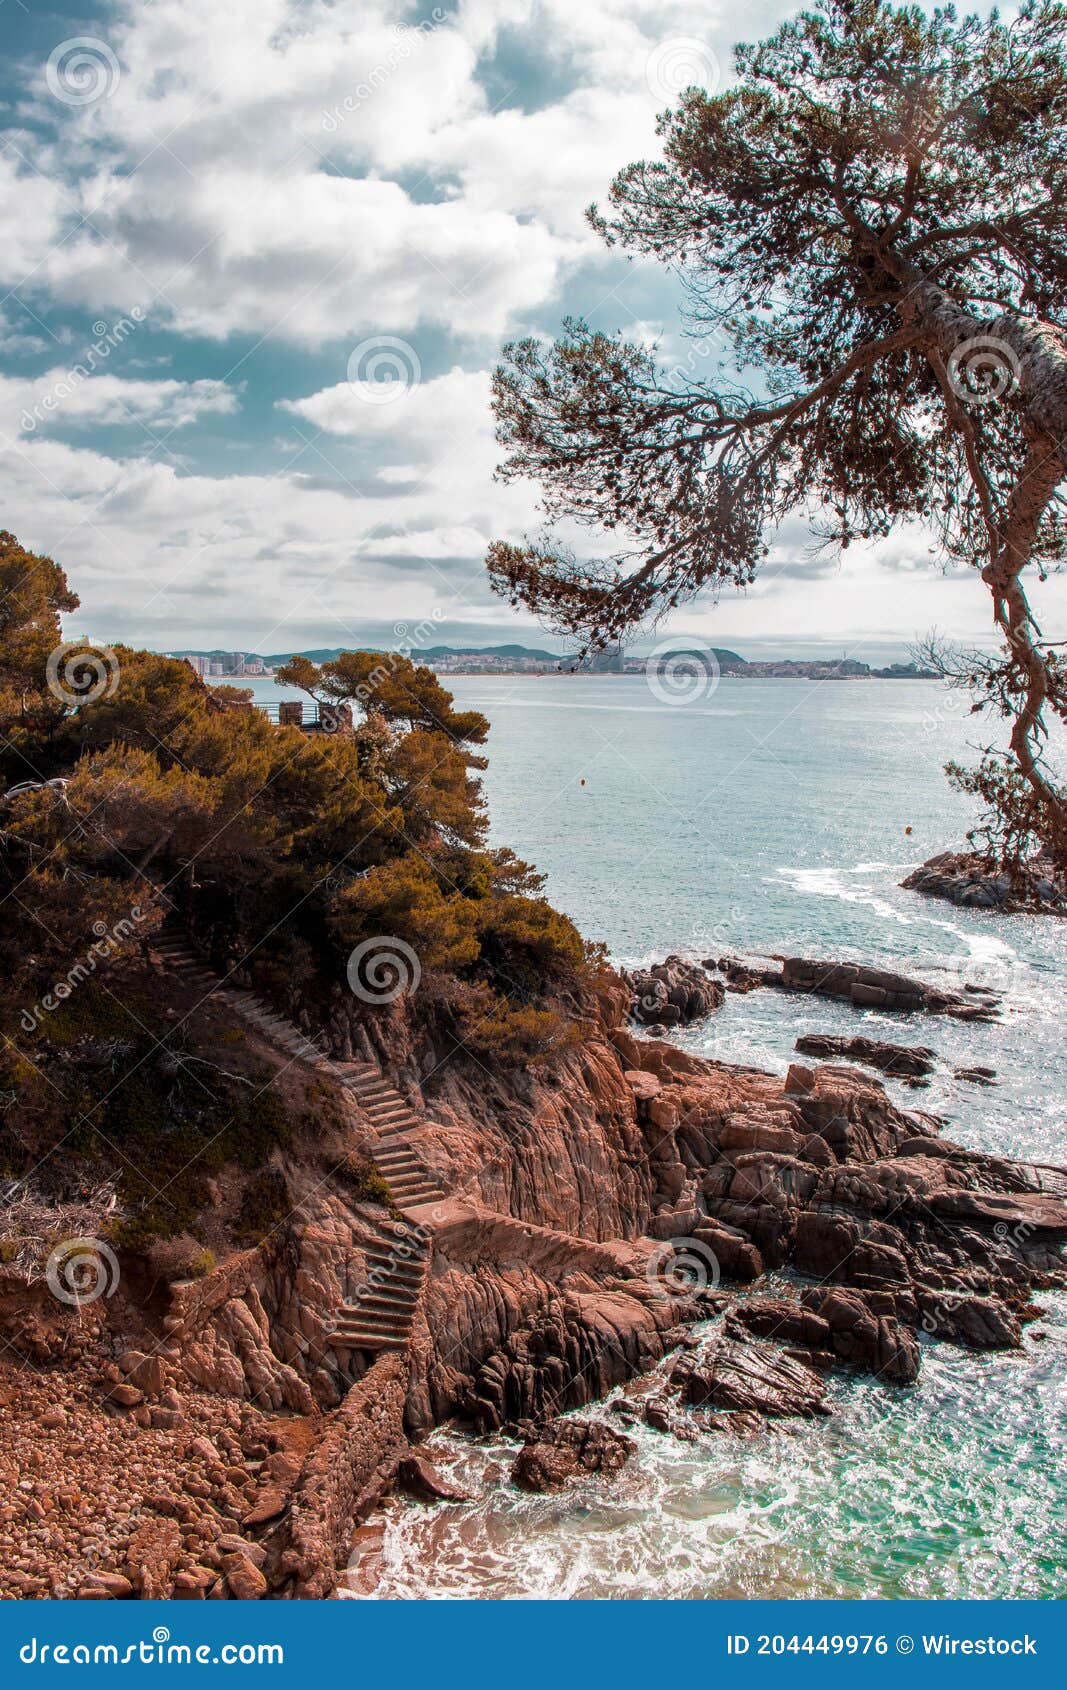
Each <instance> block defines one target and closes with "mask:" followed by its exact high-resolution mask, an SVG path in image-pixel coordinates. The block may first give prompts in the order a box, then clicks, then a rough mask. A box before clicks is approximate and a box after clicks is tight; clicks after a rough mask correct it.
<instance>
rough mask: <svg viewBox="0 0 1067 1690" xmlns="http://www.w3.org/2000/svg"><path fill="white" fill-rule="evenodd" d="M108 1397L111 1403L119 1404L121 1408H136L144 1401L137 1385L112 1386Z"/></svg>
mask: <svg viewBox="0 0 1067 1690" xmlns="http://www.w3.org/2000/svg"><path fill="white" fill-rule="evenodd" d="M107 1397H108V1401H109V1402H113V1403H117V1404H118V1406H119V1408H135V1407H136V1406H137V1405H138V1404H139V1403H142V1402H143V1401H144V1397H143V1396H142V1394H141V1392H140V1391H139V1390H138V1389H137V1386H136V1385H112V1387H111V1389H110V1390H109V1391H108V1393H107Z"/></svg>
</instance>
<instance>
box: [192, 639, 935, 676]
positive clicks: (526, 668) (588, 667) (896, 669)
mask: <svg viewBox="0 0 1067 1690" xmlns="http://www.w3.org/2000/svg"><path fill="white" fill-rule="evenodd" d="M343 649H344V648H342V647H340V646H338V647H336V648H330V649H316V650H313V651H302V652H291V651H290V652H272V653H269V654H266V655H263V656H260V655H259V654H258V653H255V652H228V651H221V650H211V651H203V650H200V651H197V650H192V649H186V648H180V649H175V650H172V651H170V652H168V653H167V654H166V655H167V656H170V657H182V658H185V659H186V660H187V661H188V662H190V663H191V664H192V665H193V667H194V668H195V669H196V670H197V673H198V674H200V675H201V676H202V677H203V679H205V680H207V681H210V682H212V683H217V682H219V681H223V682H225V681H240V680H245V679H248V680H252V679H261V680H271V679H273V678H274V674H275V671H276V670H277V669H279V668H280V667H281V666H282V664H284V663H287V662H289V660H290V659H291V658H293V657H306V658H309V659H310V660H311V662H313V663H324V662H329V661H331V660H332V659H334V658H337V657H339V656H340V655H341V652H342V650H343ZM358 649H360V650H363V651H374V652H379V651H380V652H381V654H382V656H383V657H387V656H388V655H389V652H388V648H386V647H382V646H375V645H366V646H361V647H359V648H358ZM410 655H411V656H412V657H413V658H414V659H415V661H417V662H422V663H425V665H426V666H427V668H430V669H433V670H434V671H435V673H436V674H438V675H441V676H448V677H454V678H456V679H464V680H477V679H478V678H479V677H481V676H485V675H501V676H503V675H533V676H552V675H568V676H577V677H579V678H580V677H582V676H586V675H592V676H604V675H620V676H626V675H630V676H633V675H642V676H643V675H646V674H648V673H649V665H650V664H654V665H657V666H658V667H660V668H662V667H663V666H665V665H669V666H670V668H671V669H672V670H678V669H679V668H680V669H682V670H687V669H689V670H693V671H696V670H700V669H703V670H704V671H711V670H713V671H714V672H715V673H717V674H719V675H721V676H723V677H736V678H738V679H743V680H811V681H898V680H900V681H936V680H939V679H940V677H939V676H938V675H937V674H935V673H934V672H933V671H932V670H927V669H921V668H919V667H918V665H916V664H914V663H891V664H888V665H886V666H884V667H880V668H879V667H873V666H872V665H870V664H868V663H861V662H859V660H858V659H856V658H852V657H841V658H838V659H832V658H771V659H767V660H764V661H760V660H752V661H750V660H749V659H747V658H744V657H742V656H741V655H740V654H739V653H738V652H736V651H729V650H726V649H723V648H721V647H715V646H699V645H695V646H692V647H688V648H687V647H685V646H684V645H682V644H681V643H679V645H678V646H677V647H673V646H672V648H671V649H670V650H669V651H665V652H664V651H662V650H661V649H660V648H657V650H656V651H655V652H651V653H648V654H647V655H644V656H642V655H641V654H640V653H636V654H634V655H632V656H626V655H625V654H623V653H622V652H621V651H620V650H618V649H617V648H616V649H615V650H613V651H610V652H602V653H596V654H593V655H592V656H590V657H587V658H584V659H581V660H580V659H579V658H578V657H576V656H573V655H570V654H566V653H562V654H560V653H555V652H550V651H542V650H538V649H536V648H531V647H528V646H519V645H506V646H481V647H478V646H467V647H464V646H428V647H426V648H425V649H424V650H422V651H418V650H413V651H412V652H411V653H410ZM238 660H239V661H238Z"/></svg>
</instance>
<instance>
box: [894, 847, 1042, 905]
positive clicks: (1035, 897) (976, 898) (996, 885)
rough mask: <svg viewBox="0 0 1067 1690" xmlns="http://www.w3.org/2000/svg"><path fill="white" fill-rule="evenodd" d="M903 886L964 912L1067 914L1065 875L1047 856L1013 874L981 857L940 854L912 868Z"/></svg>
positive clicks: (964, 853)
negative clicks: (965, 909) (957, 905)
mask: <svg viewBox="0 0 1067 1690" xmlns="http://www.w3.org/2000/svg"><path fill="white" fill-rule="evenodd" d="M901 885H902V886H905V887H907V888H908V890H909V891H913V892H922V893H924V894H925V896H926V897H929V898H944V899H945V900H946V901H947V902H948V903H951V904H960V905H962V906H963V907H964V908H971V909H988V910H996V911H998V912H1000V913H1001V914H1005V915H1011V914H1015V913H1016V912H1020V911H1027V912H1029V913H1031V914H1037V915H1059V916H1063V915H1067V875H1065V874H1064V873H1063V871H1062V870H1058V869H1057V868H1056V866H1055V864H1054V863H1052V862H1051V861H1050V859H1049V858H1047V857H1043V856H1037V857H1031V859H1030V861H1029V862H1027V863H1022V864H1020V865H1019V867H1018V868H1017V869H1015V870H1014V871H1013V872H1009V871H1008V870H1006V869H1000V868H998V867H997V865H996V864H995V863H993V862H992V861H991V860H990V859H989V858H988V857H984V856H982V855H981V854H980V853H978V852H972V851H942V852H940V853H939V855H937V856H936V857H930V858H929V859H928V860H927V861H926V862H925V863H922V864H920V866H919V867H918V868H916V869H913V870H912V872H911V873H910V874H909V875H908V877H907V879H905V880H902V881H901Z"/></svg>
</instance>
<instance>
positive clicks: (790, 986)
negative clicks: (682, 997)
mask: <svg viewBox="0 0 1067 1690" xmlns="http://www.w3.org/2000/svg"><path fill="white" fill-rule="evenodd" d="M769 963H778V964H779V966H778V967H773V966H764V965H763V964H760V963H755V962H752V961H750V960H746V959H745V958H741V957H720V958H719V959H718V960H717V961H712V959H710V958H709V959H708V961H707V962H706V963H705V965H704V966H705V967H707V968H714V969H716V970H717V972H718V973H720V974H721V975H722V976H723V979H724V980H725V981H726V983H727V989H728V990H730V991H735V992H751V991H755V990H757V989H758V988H759V987H761V986H769V987H772V988H773V989H774V990H775V991H779V992H791V993H793V994H795V995H798V996H803V997H824V998H839V999H842V1000H844V1002H846V1003H851V1004H852V1005H853V1006H854V1008H856V1009H888V1010H894V1011H900V1012H902V1013H904V1014H910V1015H915V1014H923V1015H945V1016H947V1017H948V1018H949V1019H950V1020H952V1021H991V1020H993V1019H994V1018H995V1017H996V1014H997V1009H998V1006H999V1003H1000V999H999V996H998V994H997V993H996V992H993V991H990V990H989V988H988V987H985V986H976V985H973V984H965V985H964V988H963V991H962V992H954V991H948V990H946V989H945V988H944V987H943V986H931V985H929V984H928V983H927V982H926V981H924V980H916V979H914V978H913V977H912V976H911V975H909V974H895V973H893V972H892V971H891V970H889V969H885V968H872V967H869V966H868V965H867V964H865V963H860V962H838V961H826V960H817V959H815V958H812V957H795V956H792V957H773V958H770V959H769Z"/></svg>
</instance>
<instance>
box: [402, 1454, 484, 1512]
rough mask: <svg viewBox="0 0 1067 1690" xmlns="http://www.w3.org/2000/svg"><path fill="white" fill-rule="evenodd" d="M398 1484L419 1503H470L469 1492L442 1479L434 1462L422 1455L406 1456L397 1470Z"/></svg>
mask: <svg viewBox="0 0 1067 1690" xmlns="http://www.w3.org/2000/svg"><path fill="white" fill-rule="evenodd" d="M396 1482H397V1485H398V1486H399V1488H400V1489H401V1490H402V1491H405V1492H406V1493H407V1495H408V1496H413V1497H414V1498H415V1500H416V1501H417V1502H469V1501H470V1496H469V1494H468V1492H467V1491H464V1490H459V1489H458V1488H457V1486H455V1485H453V1484H450V1483H449V1481H448V1480H447V1479H444V1478H442V1477H441V1474H440V1473H439V1472H438V1471H437V1468H436V1467H435V1466H434V1465H433V1463H432V1462H430V1461H427V1460H426V1459H425V1457H424V1456H421V1455H406V1456H404V1458H403V1460H402V1461H401V1462H400V1465H399V1466H398V1467H397V1470H396Z"/></svg>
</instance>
